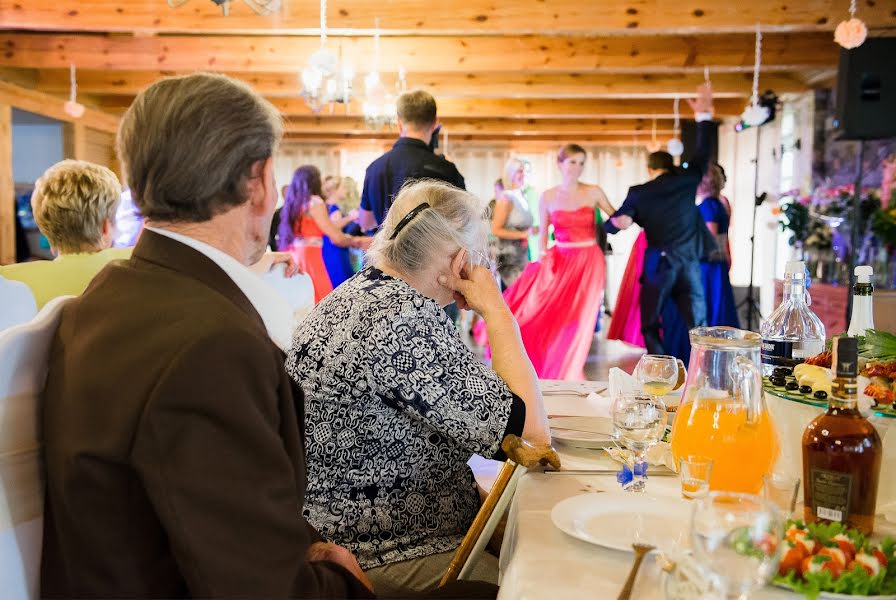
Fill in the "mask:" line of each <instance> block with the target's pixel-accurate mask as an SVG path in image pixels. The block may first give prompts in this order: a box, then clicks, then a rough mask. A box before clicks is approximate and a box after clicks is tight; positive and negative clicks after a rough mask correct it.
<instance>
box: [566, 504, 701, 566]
mask: <svg viewBox="0 0 896 600" xmlns="http://www.w3.org/2000/svg"><path fill="white" fill-rule="evenodd" d="M691 507H692V504H690V503H689V502H687V501H685V500H682V499H681V498H674V497H660V496H649V495H647V494H637V493H629V492H606V493H597V494H595V493H593V492H592V493H588V494H582V495H581V496H573V497H572V498H567V499H566V500H563V501H561V502H558V503H557V504H556V505H555V506H554V508H553V510H552V511H551V520H552V521H553V522H554V525H555V526H556V527H557V528H558V529H559V530H560V531H562V532H564V533H567V534H569V535H571V536H572V537H574V538H578V539H580V540H582V541H585V542H589V543H591V544H596V545H598V546H603V547H605V548H611V549H613V550H622V551H624V552H631V551H632V543H634V542H636V541H637V542H640V543H642V544H651V545H653V546H656V547H657V548H669V547H671V546H672V545H674V546H675V547H677V548H688V547H689V546H690V536H689V530H690V523H691Z"/></svg>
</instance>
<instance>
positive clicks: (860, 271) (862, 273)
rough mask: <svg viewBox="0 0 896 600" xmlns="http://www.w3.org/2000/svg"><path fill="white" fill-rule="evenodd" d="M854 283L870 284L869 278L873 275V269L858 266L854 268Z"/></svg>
mask: <svg viewBox="0 0 896 600" xmlns="http://www.w3.org/2000/svg"><path fill="white" fill-rule="evenodd" d="M855 274H856V283H871V276H872V275H874V269H872V268H871V267H869V266H868V265H859V266H858V267H856V271H855Z"/></svg>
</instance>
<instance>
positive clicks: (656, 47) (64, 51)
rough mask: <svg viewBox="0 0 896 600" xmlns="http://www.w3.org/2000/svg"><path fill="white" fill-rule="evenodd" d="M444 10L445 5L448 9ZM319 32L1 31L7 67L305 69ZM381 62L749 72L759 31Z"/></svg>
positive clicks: (830, 60)
mask: <svg viewBox="0 0 896 600" xmlns="http://www.w3.org/2000/svg"><path fill="white" fill-rule="evenodd" d="M438 12H440V13H441V12H442V10H441V9H440V10H439V11H438ZM319 45H320V43H319V41H318V40H317V39H316V38H313V37H283V36H278V37H247V36H242V37H225V36H216V37H202V36H156V37H132V36H106V35H56V34H34V33H10V32H5V33H0V50H2V52H0V67H19V68H38V69H66V68H68V66H69V65H70V64H75V65H76V66H77V67H78V68H80V69H111V70H124V71H141V70H147V71H152V70H159V69H166V70H173V71H193V70H197V69H214V70H220V71H237V72H271V71H274V72H280V71H282V72H290V71H292V72H298V71H299V70H300V69H301V68H302V67H303V66H304V64H305V62H306V61H307V59H308V57H309V56H310V55H311V54H312V53H313V52H314V51H315V50H317V49H318V48H319ZM329 45H330V48H332V49H333V50H334V51H339V49H340V48H341V51H342V55H343V57H344V60H345V62H347V63H351V64H352V65H353V66H354V67H355V69H356V70H357V71H364V70H367V69H369V68H370V67H371V63H372V60H373V55H374V52H373V40H372V39H371V38H369V37H347V38H337V37H333V38H330V41H329ZM381 46H382V52H381V63H380V64H383V65H389V66H391V67H392V68H395V69H397V68H398V66H399V65H402V66H404V67H405V68H406V69H407V70H408V72H410V73H414V72H421V73H422V72H428V73H433V72H436V73H442V72H447V73H460V74H463V75H466V74H468V73H476V72H477V71H532V72H541V73H551V72H555V73H556V72H565V73H568V72H581V73H587V72H604V73H607V72H629V73H645V72H681V71H690V72H702V70H703V67H704V65H708V66H709V67H711V68H712V69H713V71H715V72H731V71H735V72H749V71H751V70H752V68H753V46H754V36H753V35H751V34H731V35H701V36H653V37H619V36H617V37H576V38H563V37H551V36H519V37H503V36H502V37H497V36H495V37H459V38H449V37H401V38H384V39H383V40H382V44H381ZM837 48H838V46H837V45H836V44H834V43H833V41H832V40H831V36H830V34H828V33H825V32H822V33H801V34H788V33H782V34H767V35H766V36H765V37H764V40H763V54H762V56H763V61H762V62H763V69H764V72H766V73H769V72H774V71H794V70H798V69H801V68H812V67H830V66H832V65H834V64H836V62H837V58H838V53H837Z"/></svg>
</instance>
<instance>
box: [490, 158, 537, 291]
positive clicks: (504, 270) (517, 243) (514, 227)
mask: <svg viewBox="0 0 896 600" xmlns="http://www.w3.org/2000/svg"><path fill="white" fill-rule="evenodd" d="M524 180H525V171H524V169H523V163H522V161H520V160H519V159H517V158H511V159H510V160H508V161H507V164H506V165H505V166H504V175H503V177H502V178H501V183H502V186H503V191H502V193H500V194H498V193H497V191H498V189H497V185H496V186H495V192H496V194H495V208H494V212H493V214H492V227H491V233H492V240H491V251H492V254H493V256H494V259H495V263H496V265H497V268H498V274H499V275H500V276H501V281H502V283H503V284H504V286H505V287H508V286H510V285H513V282H514V281H516V280H517V278H518V277H519V276H520V273H522V272H523V270H524V269H525V268H526V265H527V264H528V263H529V241H528V240H529V235H530V234H533V233H537V232H538V228H537V227H533V226H532V224H533V222H534V219H533V218H532V213H531V212H529V205H528V203H527V202H526V199H525V198H524V197H523V183H524Z"/></svg>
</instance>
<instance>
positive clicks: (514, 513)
mask: <svg viewBox="0 0 896 600" xmlns="http://www.w3.org/2000/svg"><path fill="white" fill-rule="evenodd" d="M607 387H608V386H607V383H606V382H578V384H577V385H568V384H567V385H566V386H564V385H563V384H562V383H561V382H543V384H542V389H543V392H544V403H545V408H546V411H547V413H548V415H549V421H550V418H552V417H558V416H603V417H609V416H610V411H611V400H610V395H609V393H607ZM554 447H555V449H556V450H557V452H558V454H559V456H560V460H561V463H562V465H563V466H562V469H561V470H560V471H553V472H551V471H546V472H529V473H526V474H525V475H523V476H522V477H521V478H520V479H519V483H518V486H517V488H516V492H515V494H514V497H513V501H512V503H511V505H510V508H509V510H508V514H507V522H506V528H505V532H504V537H503V543H502V548H501V554H500V558H499V566H500V592H499V595H498V597H499V598H500V599H508V600H509V599H513V600H527V599H533V600H534V599H549V600H561V599H564V598H582V597H584V596H588V597H592V598H616V597H617V596H618V594H619V592H620V591H621V590H622V588H623V585H624V583H625V580H626V578H627V576H628V572H629V569H630V567H631V565H632V562H633V560H634V553H633V552H632V551H631V550H618V549H611V548H609V547H603V546H601V545H598V544H595V543H591V542H588V541H583V540H582V539H578V538H577V537H573V536H572V535H570V534H568V533H565V532H564V531H561V530H560V529H559V528H558V526H556V525H555V523H554V520H553V519H552V511H553V510H554V508H555V506H557V505H558V504H559V503H561V502H563V501H564V500H567V499H569V498H573V497H576V496H582V495H593V497H594V499H593V502H592V500H591V499H587V500H586V502H587V503H589V504H593V505H594V506H599V505H600V503H602V502H605V501H606V502H609V501H611V500H614V501H617V502H618V500H619V497H620V494H627V493H631V494H632V495H640V494H637V493H633V492H624V491H622V486H621V484H620V483H619V482H618V481H617V478H616V471H618V470H619V469H620V468H621V465H620V463H618V462H616V461H614V460H613V459H611V458H610V457H609V455H608V454H607V452H606V451H605V450H600V449H587V448H578V447H574V446H567V445H565V444H563V443H560V442H557V441H555V443H554ZM470 464H471V467H472V468H473V471H474V474H475V476H476V479H477V482H478V483H479V484H480V486H482V487H484V488H486V489H487V488H488V487H490V482H491V480H492V479H493V477H494V474H495V473H496V472H497V469H498V467H499V465H500V463H495V462H494V461H486V460H484V459H481V458H477V457H474V459H473V460H471V463H470ZM662 469H664V467H661V468H659V469H655V468H654V467H653V466H651V468H650V469H649V470H648V479H647V488H646V492H645V494H646V495H648V496H652V497H655V498H657V499H658V500H657V501H658V502H661V503H662V502H666V501H667V500H668V503H669V506H670V507H671V506H673V505H675V506H676V507H677V510H675V511H672V510H670V513H672V514H673V515H674V516H670V517H668V518H670V519H672V518H675V519H677V520H678V521H680V522H681V521H684V522H682V523H681V531H682V532H683V534H682V537H679V538H677V539H668V540H665V541H664V542H663V543H660V544H658V546H659V548H658V551H657V552H652V553H650V554H648V555H647V557H646V558H645V560H644V562H643V564H642V566H641V570H640V572H639V575H638V577H637V579H636V581H635V584H634V588H633V592H632V596H631V597H632V598H635V599H649V600H652V599H662V598H665V597H666V596H665V595H664V590H663V588H664V585H665V583H666V578H667V577H668V575H667V574H666V573H665V572H664V570H663V569H662V567H663V566H664V565H666V566H668V564H669V563H668V562H667V559H668V558H669V557H670V556H673V557H674V556H675V555H676V554H678V555H680V554H681V553H682V550H683V548H686V546H687V545H689V541H688V539H686V538H687V532H688V530H689V522H688V519H687V518H686V517H685V518H682V517H681V515H682V509H683V507H682V503H691V502H693V501H688V500H683V499H682V498H681V483H680V480H679V478H678V476H677V475H676V474H674V473H673V472H671V471H669V470H668V469H667V470H666V471H662ZM651 472H653V473H654V475H651ZM686 509H687V510H688V511H690V508H689V507H686ZM798 511H799V508H798ZM688 514H689V512H688ZM659 520H662V517H660V518H659ZM878 520H879V521H883V517H882V516H878ZM658 525H661V523H652V522H650V521H648V522H646V523H644V524H643V526H644V527H645V528H648V529H649V528H651V527H653V526H658ZM881 525H883V523H881ZM888 525H889V524H888ZM879 529H880V528H879ZM885 529H886V530H888V532H889V531H892V525H889V526H888V527H885ZM634 541H636V540H634V539H633V540H632V542H634ZM799 597H800V596H799V595H797V594H794V593H793V592H790V591H788V590H784V589H781V588H777V587H773V586H771V585H767V586H765V587H763V588H761V589H760V590H757V591H755V592H754V593H753V594H751V596H750V598H752V599H756V600H776V599H781V600H786V599H789V600H794V599H796V598H799Z"/></svg>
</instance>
